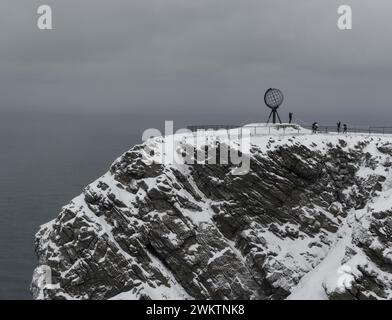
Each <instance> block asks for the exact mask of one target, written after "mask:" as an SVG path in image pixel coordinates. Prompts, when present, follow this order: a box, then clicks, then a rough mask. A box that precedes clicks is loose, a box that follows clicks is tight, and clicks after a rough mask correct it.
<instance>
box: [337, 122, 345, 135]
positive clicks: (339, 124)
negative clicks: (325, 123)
mask: <svg viewBox="0 0 392 320" xmlns="http://www.w3.org/2000/svg"><path fill="white" fill-rule="evenodd" d="M341 125H342V124H341V122H340V121H339V122H338V123H337V131H338V133H340V130H341ZM343 133H347V124H343Z"/></svg>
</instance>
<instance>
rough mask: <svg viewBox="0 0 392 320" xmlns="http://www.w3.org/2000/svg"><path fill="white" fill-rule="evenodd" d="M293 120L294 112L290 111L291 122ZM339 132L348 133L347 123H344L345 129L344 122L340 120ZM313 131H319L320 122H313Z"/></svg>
mask: <svg viewBox="0 0 392 320" xmlns="http://www.w3.org/2000/svg"><path fill="white" fill-rule="evenodd" d="M292 121H293V113H292V112H290V113H289V123H291V122H292ZM336 126H337V132H338V133H340V132H341V131H342V132H343V134H346V133H347V124H345V123H344V124H343V130H342V123H341V122H340V121H339V122H338V123H337V124H336ZM312 132H313V133H317V132H319V125H318V122H313V124H312Z"/></svg>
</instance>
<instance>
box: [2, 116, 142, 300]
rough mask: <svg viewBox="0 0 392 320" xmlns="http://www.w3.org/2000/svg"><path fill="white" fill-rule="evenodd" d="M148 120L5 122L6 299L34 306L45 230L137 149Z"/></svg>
mask: <svg viewBox="0 0 392 320" xmlns="http://www.w3.org/2000/svg"><path fill="white" fill-rule="evenodd" d="M145 120H146V119H142V120H141V119H139V118H138V117H132V116H123V115H121V116H120V115H119V116H104V115H102V116H97V115H95V116H91V115H53V114H51V115H49V114H43V113H40V114H23V113H18V114H16V113H15V114H0V299H31V296H30V292H29V285H30V281H31V276H32V273H33V270H34V268H35V266H36V257H35V253H34V241H33V239H34V234H35V233H36V232H37V231H38V227H39V225H41V224H43V223H45V222H47V221H49V220H52V219H54V218H55V217H56V216H57V215H58V213H59V211H60V209H61V207H62V206H63V205H65V204H66V203H68V202H69V200H71V199H72V198H73V197H75V196H77V195H78V194H80V192H81V191H82V188H83V187H84V186H86V185H87V184H89V183H90V182H92V181H93V180H95V179H96V178H98V177H99V176H100V175H101V174H103V173H104V172H106V171H107V169H108V167H109V166H110V164H111V163H112V162H113V161H114V160H115V159H116V158H117V157H118V156H120V155H121V154H122V153H123V152H124V151H126V150H128V149H129V148H130V147H131V146H133V145H134V144H135V143H139V142H140V141H141V133H142V130H143V129H144V128H145V127H146V126H148V121H145Z"/></svg>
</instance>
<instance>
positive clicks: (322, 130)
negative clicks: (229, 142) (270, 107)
mask: <svg viewBox="0 0 392 320" xmlns="http://www.w3.org/2000/svg"><path fill="white" fill-rule="evenodd" d="M278 127H279V129H278V130H277V129H276V128H277V127H274V126H271V125H266V126H246V127H244V126H241V125H198V126H188V129H189V130H191V131H192V132H196V131H198V130H227V131H228V135H229V136H230V135H237V136H242V134H243V129H244V128H246V129H247V130H249V132H250V135H251V136H259V135H260V136H266V135H283V136H285V135H304V134H312V132H313V130H312V127H311V126H301V127H298V129H295V125H285V124H283V125H281V126H278ZM287 128H289V129H290V130H286V129H287ZM301 128H304V129H308V130H309V133H307V132H301ZM347 133H348V134H362V135H385V134H391V135H392V127H347ZM317 134H338V130H337V127H336V126H318V130H317ZM339 134H344V132H343V127H341V128H340V132H339Z"/></svg>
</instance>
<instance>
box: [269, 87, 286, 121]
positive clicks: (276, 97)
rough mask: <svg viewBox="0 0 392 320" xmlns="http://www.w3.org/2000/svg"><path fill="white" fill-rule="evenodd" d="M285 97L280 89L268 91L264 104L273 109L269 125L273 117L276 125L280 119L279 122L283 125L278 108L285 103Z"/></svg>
mask: <svg viewBox="0 0 392 320" xmlns="http://www.w3.org/2000/svg"><path fill="white" fill-rule="evenodd" d="M283 100H284V97H283V93H282V91H280V90H279V89H273V88H270V89H268V90H267V91H266V93H265V95H264V102H265V104H266V105H267V107H268V108H270V109H271V113H270V115H269V117H268V121H267V123H269V121H270V119H271V117H272V123H276V118H278V119H279V122H280V123H282V121H281V120H280V117H279V114H278V108H279V107H280V105H281V104H282V103H283Z"/></svg>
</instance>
